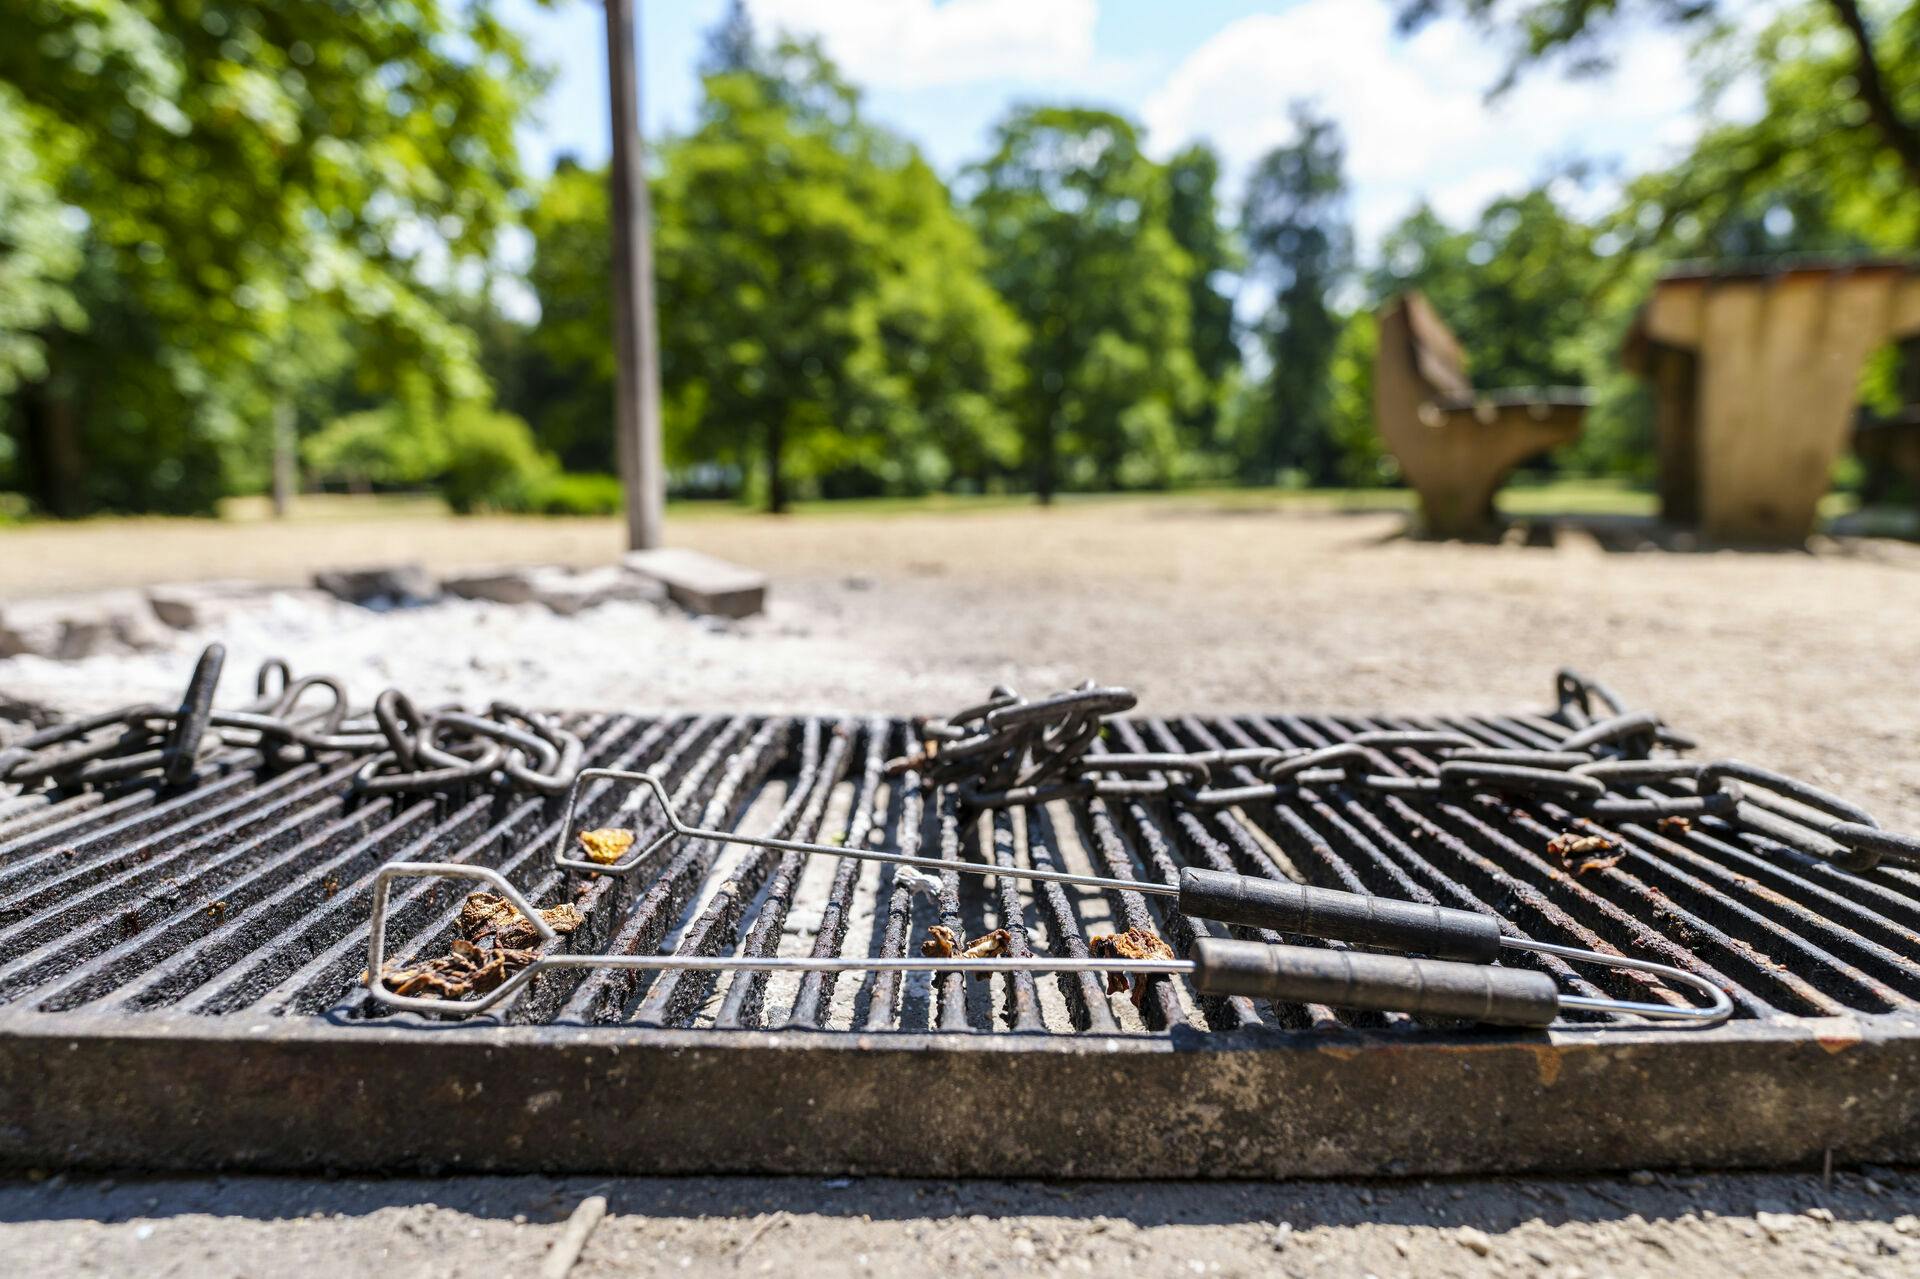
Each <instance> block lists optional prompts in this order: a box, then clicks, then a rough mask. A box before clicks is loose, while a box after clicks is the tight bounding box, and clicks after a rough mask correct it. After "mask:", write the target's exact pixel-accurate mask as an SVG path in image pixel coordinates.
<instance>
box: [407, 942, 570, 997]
mask: <svg viewBox="0 0 1920 1279" xmlns="http://www.w3.org/2000/svg"><path fill="white" fill-rule="evenodd" d="M538 958H540V952H539V951H537V950H482V949H480V947H478V946H476V945H474V944H473V943H472V942H470V941H467V940H465V939H464V938H459V937H456V938H454V942H453V948H452V949H451V950H449V951H448V952H447V953H446V954H444V955H442V956H440V957H439V958H438V959H429V960H428V961H427V962H426V963H424V964H416V965H415V966H414V967H412V968H405V969H401V970H399V971H398V972H389V973H388V974H387V975H386V983H387V988H388V989H390V990H392V991H393V993H394V994H396V995H424V996H426V997H428V998H430V999H465V998H466V997H467V996H469V995H484V994H486V993H487V992H489V991H492V990H497V989H499V988H500V987H501V986H503V985H505V984H506V982H507V979H508V978H510V977H512V976H513V975H514V974H515V973H517V972H519V971H520V970H521V969H523V968H525V967H526V966H527V965H528V964H531V963H532V962H533V961H534V960H536V959H538Z"/></svg>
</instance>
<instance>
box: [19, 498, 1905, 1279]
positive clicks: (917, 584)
mask: <svg viewBox="0 0 1920 1279" xmlns="http://www.w3.org/2000/svg"><path fill="white" fill-rule="evenodd" d="M1400 525H1401V520H1400V517H1398V516H1394V515H1337V514H1332V513H1320V514H1311V513H1300V512H1283V511H1261V510H1247V509H1245V508H1235V507H1227V506H1213V505H1210V504H1208V503H1207V502H1205V501H1187V502H1157V503H1137V504H1136V503H1102V504H1097V505H1094V504H1089V505H1086V506H1079V507H1070V508H1065V509H1061V510H1056V511H1024V510H1015V511H1007V512H999V513H993V514H984V513H976V514H949V515H914V514H908V515H891V516H884V517H881V516H868V517H855V516H818V517H806V518H800V519H793V520H766V519H731V518H702V519H699V520H689V521H687V522H685V523H684V524H681V525H679V526H676V527H675V528H674V529H673V536H674V540H675V541H676V542H678V543H680V544H683V545H691V546H695V547H698V548H700V549H704V550H708V551H712V552H714V553H716V554H720V555H724V556H727V557H729V558H732V559H736V560H739V561H742V562H745V563H749V564H754V565H757V566H759V567H762V568H764V569H766V570H767V571H768V572H770V573H771V574H772V576H773V580H774V594H773V602H772V605H771V607H770V609H769V611H768V613H767V614H766V615H765V616H764V617H761V618H757V619H754V620H752V621H748V622H745V623H740V624H735V625H717V624H713V623H708V622H703V621H699V620H696V619H691V618H686V617H681V616H678V615H662V614H659V613H656V612H655V611H653V610H651V609H647V608H642V607H633V606H607V607H604V608H602V609H599V610H595V611H593V612H590V613H588V614H584V615H582V616H580V617H578V618H575V619H571V620H566V621H561V620H558V619H555V618H554V617H552V616H551V615H550V614H548V613H546V612H545V611H544V610H542V609H539V608H533V607H529V608H515V609H503V608H497V607H479V606H472V605H464V604H448V605H440V606H435V607H430V608H425V609H418V610H412V611H408V612H403V613H397V614H391V615H385V616H379V615H373V614H368V613H366V612H364V611H362V610H353V609H346V608H339V609H335V608H327V607H321V606H316V605H313V604H310V603H293V602H291V601H289V602H287V603H286V604H285V605H284V606H283V607H279V608H276V609H269V610H264V611H262V612H259V613H255V614H250V615H247V616H244V617H240V618H236V619H235V620H234V621H233V622H232V623H231V625H229V626H228V627H226V628H225V630H224V632H223V633H222V636H221V637H222V638H224V639H225V640H227V641H228V643H229V645H230V647H231V648H232V650H233V654H234V659H235V661H236V663H237V664H242V665H246V666H250V665H251V663H252V662H254V661H256V660H258V658H260V657H261V656H264V655H266V654H267V653H270V652H280V653H284V654H285V655H286V656H288V657H289V658H291V659H292V660H293V662H294V665H295V667H296V669H300V670H310V669H324V670H329V671H332V672H335V673H337V674H340V675H342V676H344V677H345V678H346V679H347V680H348V682H349V684H350V685H351V686H352V687H353V688H354V689H355V690H357V691H359V692H361V693H362V694H363V695H365V696H370V695H371V693H372V692H373V691H374V690H375V689H376V688H377V687H379V686H380V685H382V684H384V683H389V682H391V683H397V684H399V685H401V686H402V687H405V688H407V689H408V690H409V691H411V692H413V693H415V695H416V696H417V697H419V698H422V699H427V700H435V699H442V698H460V699H465V700H469V701H475V700H484V699H485V698H486V697H487V696H490V695H493V694H496V693H502V692H504V693H508V694H510V695H511V696H513V697H515V698H517V699H519V700H522V701H525V702H528V703H531V704H545V705H550V706H600V707H613V706H618V707H629V708H636V709H666V708H683V707H687V708H690V707H703V708H710V709H720V708H732V707H740V708H755V709H763V710H778V709H791V710H836V709H847V710H867V709H872V710H885V711H893V712H918V711H937V710H943V709H951V708H953V707H955V706H957V705H959V704H961V703H964V702H967V701H970V700H973V699H975V698H976V697H977V696H978V695H979V694H980V693H982V692H984V691H985V690H986V689H987V688H988V687H989V686H990V685H991V684H993V683H995V682H1000V681H1005V682H1009V683H1013V684H1015V685H1016V686H1018V687H1021V688H1022V689H1024V690H1026V691H1028V692H1032V693H1039V692H1044V691H1050V690H1052V689H1054V688H1057V687H1062V686H1065V685H1067V684H1069V683H1072V682H1075V681H1077V680H1079V679H1081V678H1083V677H1087V676H1092V677H1095V678H1098V679H1099V680H1101V681H1103V682H1108V683H1122V684H1127V685H1130V686H1132V687H1134V688H1135V689H1137V690H1138V691H1139V692H1140V694H1141V699H1142V706H1143V708H1144V709H1147V710H1150V711H1156V712H1167V711H1179V710H1253V709H1276V708H1283V707H1284V708H1299V709H1315V708H1317V709H1355V710H1368V709H1384V710H1407V711H1428V710H1443V709H1448V710H1460V709H1478V710H1505V709H1515V708H1539V707H1543V706H1544V705H1545V704H1546V703H1547V701H1548V698H1549V693H1550V689H1551V679H1552V675H1553V672H1554V670H1555V669H1556V668H1557V667H1559V666H1561V665H1572V666H1575V667H1578V668H1580V669H1583V670H1585V671H1587V672H1588V673H1590V674H1593V675H1596V676H1599V677H1601V678H1603V679H1605V680H1607V681H1608V682H1610V683H1611V684H1613V685H1614V686H1615V687H1616V688H1618V689H1619V690H1620V691H1621V692H1622V693H1623V694H1624V695H1626V697H1627V698H1628V699H1629V700H1630V701H1632V702H1634V703H1636V704H1640V705H1645V706H1649V707H1653V708H1656V709H1658V710H1660V711H1662V712H1663V713H1664V714H1665V715H1666V716H1667V717H1668V718H1669V720H1670V721H1671V722H1672V723H1673V724H1675V725H1676V726H1678V727H1681V728H1683V729H1685V730H1687V731H1689V732H1691V733H1693V734H1695V735H1696V736H1698V737H1699V738H1700V741H1701V749H1702V752H1704V753H1709V754H1714V755H1727V754H1731V755H1737V756H1738V757H1740V758H1744V759H1748V760H1751V761H1753V762H1756V763H1762V764H1769V765H1772V766H1776V767H1780V768H1783V769H1786V770H1788V771H1790V772H1794V773H1797V774H1799V775H1802V776H1805V777H1807V778H1809V779H1811V780H1814V781H1816V782H1818V783H1820V784H1823V785H1826V786H1829V787H1830V788H1832V789H1835V790H1837V791H1839V792H1841V793H1843V794H1846V795H1849V796H1851V797H1853V798H1855V799H1858V800H1860V801H1862V802H1864V803H1865V804H1867V805H1868V806H1869V807H1870V808H1872V809H1873V810H1874V811H1875V812H1876V813H1877V814H1879V816H1880V817H1881V819H1882V821H1883V822H1885V823H1886V824H1888V825H1894V826H1900V827H1905V828H1908V829H1912V828H1915V827H1920V743H1917V742H1916V738H1915V735H1914V731H1913V722H1912V714H1913V707H1914V706H1915V704H1916V702H1915V692H1916V680H1920V675H1917V674H1916V672H1920V548H1916V547H1913V546H1909V545H1907V544H1903V543H1897V542H1886V541H1872V540H1857V541H1830V540H1823V541H1820V542H1818V543H1817V544H1816V545H1815V546H1814V547H1812V548H1811V549H1809V550H1807V551H1794V552H1782V553H1770V554H1761V553H1742V552H1732V551H1722V552H1710V553H1681V552H1676V551H1670V550H1661V549H1658V547H1657V545H1656V541H1657V539H1653V538H1651V535H1650V534H1648V533H1647V532H1646V531H1645V530H1643V529H1641V528H1638V527H1637V526H1631V525H1602V526H1599V527H1598V528H1597V529H1596V528H1595V527H1594V526H1592V525H1586V526H1576V525H1574V524H1571V523H1556V522H1554V521H1550V520H1548V521H1536V522H1535V523H1534V524H1533V525H1532V526H1531V527H1530V528H1529V529H1526V530H1521V531H1520V532H1519V533H1517V534H1516V535H1515V536H1514V537H1513V538H1512V539H1510V541H1509V543H1508V544H1504V545H1496V546H1480V545H1474V546H1465V545H1428V544H1422V543H1417V542H1410V541H1407V540H1405V539H1404V538H1403V537H1401V536H1400ZM130 528H131V530H132V534H131V535H129V533H130ZM116 530H117V531H116ZM618 536H619V535H618V530H617V529H615V528H614V527H613V526H611V525H610V524H605V523H597V522H559V523H525V522H517V521H492V520H488V521H472V522H466V523H460V524H453V523H448V522H444V521H401V520H395V521H391V522H389V523H386V524H364V525H360V524H356V525H344V524H343V525H326V526H321V525H301V524H295V525H289V526H286V527H273V526H250V527H249V528H248V529H247V530H246V531H245V533H244V535H238V536H237V535H236V530H234V529H232V528H222V527H220V526H193V525H179V524H174V523H164V524H155V525H152V526H127V525H120V526H113V527H105V528H87V527H81V528H76V529H44V530H42V529H34V530H27V531H19V532H10V533H5V534H0V550H4V551H5V552H6V553H5V554H4V555H0V600H5V599H9V598H17V597H20V596H24V595H32V594H39V593H47V592H50V591H53V590H58V589H73V590H78V589H83V588H93V587H99V586H110V585H128V584H137V583H139V582H142V581H149V580H164V579H176V580H177V579H184V578H193V577H233V576H248V577H258V578H268V579H273V580H281V581H299V580H301V579H303V578H304V576H305V574H306V573H307V572H309V571H310V570H311V569H312V568H313V567H316V566H319V565H322V564H326V563H347V562H360V563H366V562H377V561H381V560H385V561H389V562H391V561H396V560H417V561H422V562H425V563H427V564H429V565H430V566H433V567H442V568H444V567H453V566H469V565H475V564H483V563H494V562H508V561H568V562H576V563H590V562H604V561H606V560H608V559H611V558H612V556H613V555H614V554H615V553H616V552H617V549H618ZM203 638H205V637H201V636H180V637H178V638H177V639H176V641H175V642H174V647H173V648H171V649H170V650H167V651H163V652H160V653H154V654H145V655H139V656H134V657H125V658H101V659H92V660H89V661H85V662H79V663H72V664H65V665H62V664H56V663H51V662H41V661H33V660H29V659H13V660H11V661H0V695H5V696H9V697H13V698H16V699H28V700H37V701H41V702H46V703H50V704H53V705H57V706H61V707H64V708H69V709H74V708H79V707H82V706H93V705H102V704H111V703H114V702H117V701H123V700H128V699H130V698H134V697H141V698H146V697H162V696H165V695H166V694H168V693H169V692H176V693H177V690H178V688H179V686H180V683H181V681H182V680H183V679H184V676H185V673H186V670H187V667H188V665H189V664H190V656H191V653H192V651H193V649H194V648H196V647H197V646H198V644H199V643H200V642H202V640H203ZM234 683H235V684H237V683H238V680H235V681H234ZM232 694H233V695H235V696H237V695H238V690H237V689H234V690H232ZM1870 1180H1871V1182H1872V1183H1873V1184H1871V1185H1869V1181H1870ZM1642 1182H1645V1183H1646V1184H1641V1183H1642ZM1916 1190H1920V1179H1916V1178H1914V1177H1913V1176H1912V1175H1906V1176H1902V1175H1900V1174H1897V1173H1890V1172H1886V1171H1881V1172H1879V1173H1876V1174H1875V1175H1874V1177H1873V1178H1871V1179H1869V1178H1866V1177H1862V1176H1860V1175H1858V1174H1857V1173H1854V1172H1846V1171H1843V1172H1842V1173H1841V1174H1839V1175H1837V1176H1836V1178H1835V1180H1834V1182H1833V1184H1832V1186H1831V1188H1830V1189H1823V1188H1822V1185H1821V1180H1820V1178H1819V1176H1818V1175H1817V1174H1814V1175H1806V1174H1792V1175H1787V1174H1781V1175H1728V1176H1707V1177H1701V1178H1692V1177H1674V1176H1669V1175H1667V1174H1664V1173H1662V1174H1661V1175H1660V1176H1659V1177H1657V1178H1654V1179H1652V1180H1650V1181H1648V1180H1647V1179H1646V1178H1640V1179H1636V1180H1630V1179H1626V1178H1609V1179H1600V1180H1593V1181H1582V1182H1554V1181H1546V1180H1529V1181H1525V1182H1510V1181H1502V1180H1482V1181H1463V1182H1457V1183H1452V1182H1449V1183H1437V1184H1433V1185H1427V1184H1423V1183H1418V1182H1415V1183H1404V1184H1398V1185H1392V1184H1372V1185H1367V1184H1361V1183H1326V1184H1282V1185H1226V1186H1216V1185H1204V1184H1152V1185H1139V1186H1086V1185H1062V1184H998V1183H963V1184H961V1185H959V1186H957V1187H955V1186H952V1185H949V1184H946V1183H924V1184H923V1183H911V1182H885V1181H874V1182H855V1183H852V1184H851V1185H844V1186H843V1185H838V1184H835V1183H831V1182H828V1183H822V1182H820V1181H818V1180H788V1181H780V1180H763V1179H753V1180H726V1179H718V1180H700V1179H694V1180H681V1181H640V1180H620V1181H615V1182H608V1183H601V1182H596V1181H593V1180H580V1181H568V1182H565V1183H557V1182H551V1181H545V1180H520V1179H501V1180H491V1181H481V1180H473V1181H460V1180H452V1181H438V1182H374V1183H367V1184H362V1183H355V1182H318V1181H307V1180H294V1179H234V1180H232V1181H211V1180H190V1181H169V1182H155V1183H143V1182H138V1181H126V1180H123V1181H122V1182H120V1183H119V1184H118V1185H114V1186H112V1187H110V1188H109V1187H107V1186H105V1185H103V1183H101V1182H99V1181H98V1180H86V1181H75V1182H72V1183H63V1184H61V1185H59V1186H50V1185H49V1184H46V1183H40V1184H28V1183H18V1184H15V1185H12V1186H11V1187H4V1188H0V1255H6V1256H9V1257H12V1258H14V1259H15V1265H16V1266H18V1265H24V1273H28V1274H41V1273H47V1274H52V1273H66V1272H74V1271H83V1272H84V1271H87V1270H92V1271H100V1272H110V1273H130V1272H133V1273H179V1274H194V1275H200V1274H229V1273H230V1274H268V1273H288V1272H291V1271H294V1270H297V1269H313V1268H324V1269H325V1270H326V1271H327V1272H328V1273H333V1274H379V1275H381V1276H383V1277H384V1276H389V1275H415V1274H421V1275H436V1274H466V1273H471V1272H473V1271H475V1270H476V1269H480V1268H485V1269H487V1270H503V1271H505V1272H507V1273H513V1274H516V1275H519V1274H526V1275H532V1274H534V1273H536V1271H537V1263H538V1260H539V1258H540V1257H541V1255H542V1253H543V1250H544V1249H546V1248H547V1247H548V1245H549V1244H550V1242H551V1241H552V1240H553V1239H554V1238H555V1237H556V1236H557V1234H558V1231H559V1227H558V1226H557V1225H554V1224H551V1223H554V1222H556V1221H558V1220H559V1219H561V1218H564V1217H565V1216H566V1214H567V1213H568V1212H569V1211H571V1209H572V1208H573V1206H574V1205H575V1204H576V1203H577V1202H578V1201H579V1200H580V1198H581V1197H582V1196H584V1195H588V1194H595V1193H598V1194H605V1195H607V1196H608V1197H609V1198H610V1199H611V1201H612V1209H611V1215H610V1216H609V1218H608V1219H607V1221H606V1222H604V1223H603V1224H602V1225H601V1226H600V1227H599V1229H598V1230H597V1231H596V1232H595V1233H594V1234H593V1236H592V1239H591V1241H590V1243H589V1244H588V1246H587V1248H586V1250H585V1252H584V1253H583V1254H582V1256H581V1258H580V1263H579V1265H578V1267H577V1268H576V1269H575V1271H574V1273H576V1274H589V1275H591V1274H614V1273H641V1274H646V1273H654V1272H656V1271H668V1272H679V1271H683V1270H690V1271H712V1270H716V1269H718V1270H739V1271H745V1272H762V1271H764V1272H768V1273H795V1274H813V1273H845V1272H858V1271H860V1270H863V1269H871V1270H873V1271H875V1272H876V1273H899V1272H902V1271H905V1270H907V1269H909V1268H911V1269H914V1270H920V1269H933V1270H936V1271H945V1272H949V1273H973V1272H978V1271H982V1270H986V1269H989V1268H995V1267H998V1268H1001V1269H1007V1270H1015V1271H1024V1270H1036V1271H1068V1272H1075V1271H1078V1272H1089V1271H1090V1272H1095V1273H1098V1272H1114V1271H1120V1270H1128V1271H1133V1272H1137V1273H1141V1274H1166V1273H1190V1274H1213V1273H1219V1274H1235V1273H1295V1274H1303V1275H1311V1274H1320V1273H1326V1274H1336V1273H1338V1274H1358V1273H1364V1272H1372V1273H1377V1274H1381V1275H1388V1274H1403V1273H1416V1272H1418V1273H1423V1274H1452V1273H1484V1272H1487V1271H1490V1270H1505V1271H1511V1272H1522V1273H1536V1272H1540V1273H1545V1272H1548V1271H1551V1273H1554V1274H1561V1275H1574V1274H1583V1275H1589V1276H1599V1275H1632V1274H1643V1273H1645V1274H1652V1273H1672V1272H1673V1271H1676V1270H1681V1269H1686V1268H1693V1269H1698V1270H1707V1271H1716V1272H1717V1271H1727V1272H1739V1273H1749V1274H1788V1273H1854V1272H1858V1273H1885V1274H1896V1273H1904V1274H1915V1273H1920V1234H1917V1233H1915V1232H1916V1231H1920V1222H1916V1220H1915V1218H1914V1217H1913V1216H1911V1215H1907V1214H1911V1213H1912V1212H1914V1211H1915V1207H1916V1204H1920V1197H1917V1196H1916V1194H1915V1191H1916ZM1808 1209H1812V1210H1813V1213H1814V1215H1812V1216H1808V1215H1805V1211H1806V1210H1808ZM315 1213H317V1214H318V1216H317V1217H316V1216H314V1215H313V1214H315ZM1828 1213H1831V1215H1832V1220H1828V1219H1827V1214H1828ZM516 1214H519V1215H520V1216H524V1217H525V1218H526V1223H525V1224H519V1223H517V1222H516V1220H515V1216H516ZM1463 1228H1469V1229H1468V1230H1467V1232H1465V1233H1463ZM1472 1232H1482V1233H1483V1234H1484V1236H1485V1238H1482V1237H1481V1234H1476V1233H1472ZM1483 1248H1484V1249H1485V1251H1484V1253H1483V1251H1482V1249H1483Z"/></svg>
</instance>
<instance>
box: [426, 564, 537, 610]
mask: <svg viewBox="0 0 1920 1279" xmlns="http://www.w3.org/2000/svg"><path fill="white" fill-rule="evenodd" d="M540 571H541V570H539V569H528V568H500V569H474V570H469V571H467V572H464V573H455V574H453V575H451V576H449V577H443V578H441V579H440V589H441V590H443V591H445V592H446V593H447V594H449V595H452V596H454V597H456V598H458V599H463V600H486V601H488V602H490V603H494V604H528V603H531V602H532V601H533V597H534V591H535V585H534V575H535V574H536V573H538V572H540Z"/></svg>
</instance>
